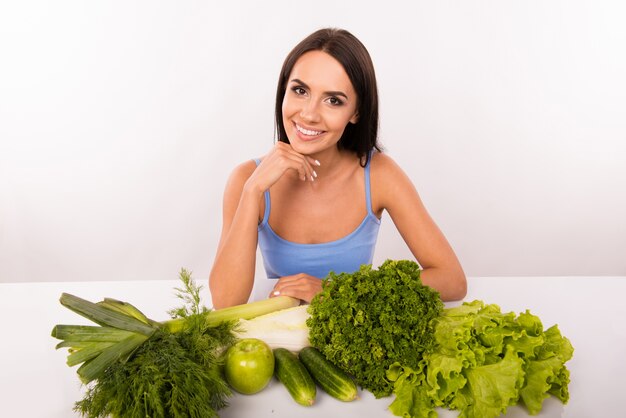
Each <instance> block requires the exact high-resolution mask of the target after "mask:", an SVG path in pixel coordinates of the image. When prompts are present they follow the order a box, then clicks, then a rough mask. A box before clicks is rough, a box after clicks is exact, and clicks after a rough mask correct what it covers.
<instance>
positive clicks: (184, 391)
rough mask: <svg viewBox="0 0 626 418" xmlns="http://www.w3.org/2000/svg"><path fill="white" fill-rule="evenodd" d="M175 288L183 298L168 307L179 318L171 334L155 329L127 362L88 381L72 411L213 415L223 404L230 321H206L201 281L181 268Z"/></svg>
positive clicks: (133, 417)
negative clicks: (174, 306)
mask: <svg viewBox="0 0 626 418" xmlns="http://www.w3.org/2000/svg"><path fill="white" fill-rule="evenodd" d="M180 278H181V280H182V282H183V288H182V289H180V288H176V290H177V291H178V293H177V296H178V297H179V298H180V299H182V300H183V301H184V305H183V306H182V307H180V308H177V309H173V310H171V311H170V314H171V316H172V317H173V318H182V320H183V324H182V327H181V330H180V331H178V332H175V333H172V332H170V331H168V330H167V329H166V328H159V329H158V330H157V331H156V332H155V333H154V334H153V335H152V336H151V337H150V338H149V339H148V340H147V341H146V342H144V343H143V344H141V345H140V346H139V347H138V348H137V349H136V350H135V351H134V353H133V354H132V356H130V358H129V359H128V360H127V361H125V362H124V361H120V362H115V363H114V364H113V365H111V366H110V367H109V368H107V369H106V370H105V372H104V373H103V375H102V376H100V377H99V378H98V379H97V380H95V381H94V382H92V383H91V384H90V386H89V387H88V389H87V392H86V394H85V396H84V398H83V399H82V400H80V401H78V402H76V404H75V407H74V410H75V411H76V412H79V413H80V414H81V415H82V416H85V417H88V418H105V417H108V416H112V417H116V418H140V417H141V418H145V417H152V418H212V417H217V416H218V414H217V411H218V410H220V409H222V408H224V407H226V406H227V398H228V397H229V396H230V395H231V390H230V388H229V386H228V384H227V383H226V381H225V380H224V378H223V376H222V371H221V366H222V361H221V358H220V354H221V353H222V352H223V350H224V348H225V347H229V346H230V345H231V344H232V343H233V342H234V341H235V336H234V334H233V332H232V331H233V327H234V324H235V322H234V321H225V322H222V323H220V324H218V325H209V324H208V323H207V321H206V317H205V314H206V313H207V312H208V309H207V308H206V307H204V306H201V301H200V289H201V287H200V286H196V285H195V283H194V282H193V280H192V279H191V276H190V274H189V273H188V272H187V271H186V270H184V269H183V270H182V271H181V274H180Z"/></svg>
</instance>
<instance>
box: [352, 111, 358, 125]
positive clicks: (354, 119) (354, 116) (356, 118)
mask: <svg viewBox="0 0 626 418" xmlns="http://www.w3.org/2000/svg"><path fill="white" fill-rule="evenodd" d="M358 121H359V112H355V113H354V115H352V117H351V118H350V123H351V124H353V125H354V124H356V123H357V122H358Z"/></svg>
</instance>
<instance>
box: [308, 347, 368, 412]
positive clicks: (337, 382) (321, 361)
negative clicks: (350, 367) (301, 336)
mask: <svg viewBox="0 0 626 418" xmlns="http://www.w3.org/2000/svg"><path fill="white" fill-rule="evenodd" d="M299 358H300V361H301V362H302V363H303V364H304V366H305V367H306V368H307V370H308V371H309V372H310V373H311V376H313V379H314V380H315V381H316V382H317V384H318V385H319V386H320V387H321V388H322V389H323V390H324V392H326V393H328V394H329V395H330V396H332V397H333V398H336V399H339V400H340V401H343V402H350V401H353V400H355V399H356V398H357V395H358V392H357V388H356V384H355V383H354V381H353V380H352V379H351V378H350V376H348V375H347V374H346V373H345V372H344V371H343V370H341V369H340V368H339V367H337V366H335V365H334V364H333V363H331V362H330V361H328V360H327V359H326V357H324V355H323V354H322V353H320V352H319V350H317V349H316V348H315V347H305V348H303V349H302V350H300V354H299Z"/></svg>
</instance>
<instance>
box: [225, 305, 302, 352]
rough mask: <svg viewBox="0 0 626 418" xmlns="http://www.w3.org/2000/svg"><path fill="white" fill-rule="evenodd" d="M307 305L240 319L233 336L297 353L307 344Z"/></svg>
mask: <svg viewBox="0 0 626 418" xmlns="http://www.w3.org/2000/svg"><path fill="white" fill-rule="evenodd" d="M309 317H310V314H309V313H308V305H300V306H296V307H294V308H288V309H281V310H280V311H276V312H272V313H269V314H266V315H261V316H257V317H256V318H252V319H249V320H248V319H240V320H239V322H238V323H237V330H236V331H235V335H237V337H238V338H242V339H243V338H258V339H259V340H262V341H264V342H265V343H267V345H269V346H270V347H271V348H286V349H288V350H289V351H293V352H298V351H300V350H301V349H303V348H304V347H307V346H309V345H310V343H309V329H308V328H307V326H306V320H307V319H308V318H309Z"/></svg>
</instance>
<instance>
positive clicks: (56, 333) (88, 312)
mask: <svg viewBox="0 0 626 418" xmlns="http://www.w3.org/2000/svg"><path fill="white" fill-rule="evenodd" d="M181 279H182V280H183V282H184V283H185V286H186V287H187V289H188V290H189V289H193V290H194V291H195V292H196V295H195V296H196V298H197V297H198V294H197V292H198V290H199V287H196V286H195V285H194V284H193V283H192V279H191V277H190V276H189V273H188V272H186V271H185V270H184V269H183V270H182V271H181ZM178 290H180V289H178ZM60 302H61V304H62V305H63V306H65V307H66V308H68V309H70V310H72V311H74V312H76V313H77V314H79V315H82V316H84V317H85V318H87V319H89V320H90V321H92V322H94V323H96V324H98V326H85V325H56V326H55V327H54V328H53V330H52V336H53V337H54V338H57V339H60V340H62V341H61V342H60V343H59V344H58V345H57V346H56V348H57V349H58V348H62V347H65V348H68V350H69V355H68V357H67V364H68V365H69V366H76V365H79V364H82V365H81V366H80V367H79V368H78V370H77V373H78V375H79V377H80V379H81V381H82V382H83V383H88V382H90V381H92V380H94V379H98V378H99V377H100V376H102V374H103V373H104V371H105V370H106V369H107V368H108V367H110V366H112V365H113V364H115V363H116V362H120V361H121V362H125V361H126V360H127V359H128V358H129V357H130V356H132V354H133V352H135V350H137V348H138V347H140V346H141V345H142V344H143V343H145V342H146V341H147V340H149V339H150V338H151V337H152V336H153V335H155V334H157V333H159V332H167V333H179V332H182V331H184V330H185V328H186V326H187V321H186V320H187V318H186V317H182V318H174V319H171V320H168V321H164V322H157V321H153V320H151V319H149V318H147V317H146V316H145V315H144V314H143V313H142V312H141V311H140V310H139V309H137V308H136V307H135V306H133V305H131V304H130V303H128V302H123V301H119V300H116V299H110V298H105V299H104V300H103V301H100V302H98V303H93V302H90V301H87V300H85V299H81V298H79V297H78V296H74V295H71V294H68V293H63V294H62V295H61V298H60ZM299 303H300V302H299V300H298V299H294V298H291V297H288V296H279V297H275V298H270V299H266V300H262V301H258V302H252V303H248V304H243V305H237V306H233V307H229V308H224V309H217V310H206V309H204V310H202V311H200V310H196V311H194V312H193V313H194V314H198V315H201V316H202V317H203V320H204V321H205V323H206V325H207V326H208V327H216V326H218V325H220V324H222V323H225V322H229V321H238V320H249V319H251V318H254V317H257V316H261V315H266V314H269V313H271V312H274V311H279V310H284V309H287V308H292V307H295V306H297V305H299ZM196 305H197V300H196Z"/></svg>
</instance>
